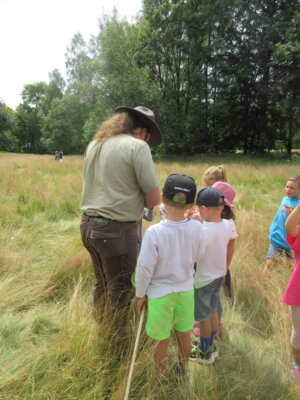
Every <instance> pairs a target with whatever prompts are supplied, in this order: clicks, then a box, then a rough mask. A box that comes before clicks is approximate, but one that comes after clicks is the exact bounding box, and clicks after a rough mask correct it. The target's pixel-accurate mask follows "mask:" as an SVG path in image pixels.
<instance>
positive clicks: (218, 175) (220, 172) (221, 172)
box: [203, 165, 227, 183]
mask: <svg viewBox="0 0 300 400" xmlns="http://www.w3.org/2000/svg"><path fill="white" fill-rule="evenodd" d="M203 179H204V181H206V180H212V181H213V182H214V183H215V182H218V181H221V182H227V176H226V171H225V168H224V166H223V165H219V166H212V167H209V168H207V170H206V171H205V172H204V174H203Z"/></svg>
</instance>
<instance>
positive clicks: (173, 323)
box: [146, 290, 194, 340]
mask: <svg viewBox="0 0 300 400" xmlns="http://www.w3.org/2000/svg"><path fill="white" fill-rule="evenodd" d="M193 324H194V290H190V291H188V292H178V293H169V294H166V295H165V296H162V297H157V298H156V299H148V318H147V323H146V332H147V335H148V336H150V337H152V338H153V339H156V340H165V339H168V338H169V337H170V335H171V330H172V329H173V328H174V329H175V330H176V331H178V332H188V331H190V330H191V329H192V328H193Z"/></svg>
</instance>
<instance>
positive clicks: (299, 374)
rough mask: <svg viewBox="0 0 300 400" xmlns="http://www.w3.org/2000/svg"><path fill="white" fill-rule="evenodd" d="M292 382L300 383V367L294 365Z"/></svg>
mask: <svg viewBox="0 0 300 400" xmlns="http://www.w3.org/2000/svg"><path fill="white" fill-rule="evenodd" d="M291 376H292V380H293V381H294V382H296V383H300V365H298V364H296V363H293V364H292V371H291Z"/></svg>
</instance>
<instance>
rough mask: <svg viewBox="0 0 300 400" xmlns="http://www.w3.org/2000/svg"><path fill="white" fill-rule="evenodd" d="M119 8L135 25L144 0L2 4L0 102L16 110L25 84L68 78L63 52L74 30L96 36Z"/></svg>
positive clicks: (5, 0)
mask: <svg viewBox="0 0 300 400" xmlns="http://www.w3.org/2000/svg"><path fill="white" fill-rule="evenodd" d="M114 6H115V7H116V9H117V10H118V13H119V15H120V16H122V17H126V18H127V20H129V21H131V20H132V18H134V17H135V16H136V14H137V13H138V12H139V11H140V10H141V8H142V0H0V57H1V58H0V99H2V100H3V101H4V103H5V104H6V105H7V106H9V107H11V108H13V109H15V107H16V106H17V105H18V104H20V103H21V102H22V99H21V96H20V94H21V92H22V89H23V87H24V85H25V84H29V83H34V82H38V81H44V82H48V73H49V72H51V71H53V70H54V69H56V68H57V69H59V70H60V72H61V73H62V74H63V75H64V74H65V52H66V48H67V46H68V45H69V44H70V42H71V39H72V37H73V36H74V34H75V33H76V32H80V33H82V35H83V37H84V38H85V39H89V37H90V34H96V33H97V32H98V19H99V17H101V15H103V14H105V13H107V14H110V15H111V13H112V10H113V7H114Z"/></svg>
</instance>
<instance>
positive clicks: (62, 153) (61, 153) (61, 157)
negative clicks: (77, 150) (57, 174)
mask: <svg viewBox="0 0 300 400" xmlns="http://www.w3.org/2000/svg"><path fill="white" fill-rule="evenodd" d="M63 156H64V152H63V151H62V150H60V152H59V161H60V162H62V160H63Z"/></svg>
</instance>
